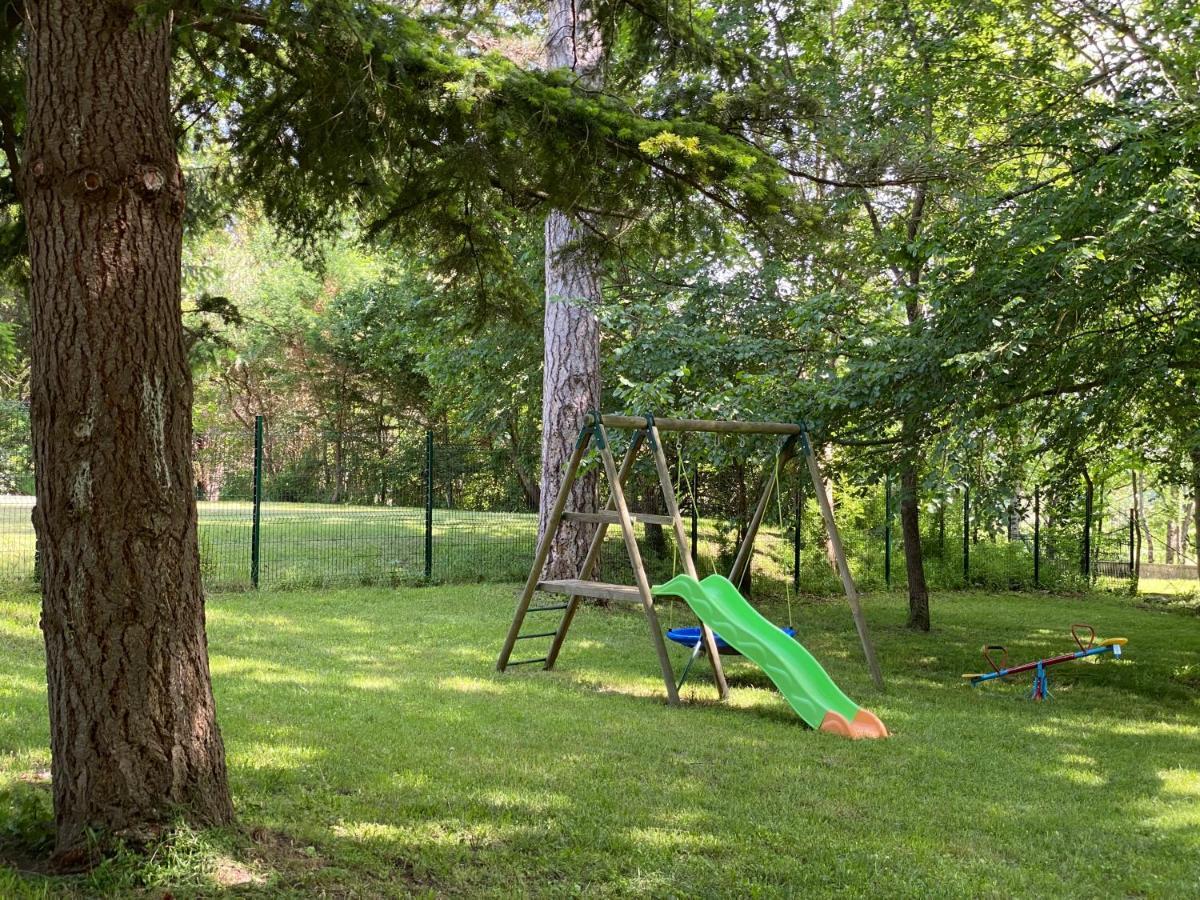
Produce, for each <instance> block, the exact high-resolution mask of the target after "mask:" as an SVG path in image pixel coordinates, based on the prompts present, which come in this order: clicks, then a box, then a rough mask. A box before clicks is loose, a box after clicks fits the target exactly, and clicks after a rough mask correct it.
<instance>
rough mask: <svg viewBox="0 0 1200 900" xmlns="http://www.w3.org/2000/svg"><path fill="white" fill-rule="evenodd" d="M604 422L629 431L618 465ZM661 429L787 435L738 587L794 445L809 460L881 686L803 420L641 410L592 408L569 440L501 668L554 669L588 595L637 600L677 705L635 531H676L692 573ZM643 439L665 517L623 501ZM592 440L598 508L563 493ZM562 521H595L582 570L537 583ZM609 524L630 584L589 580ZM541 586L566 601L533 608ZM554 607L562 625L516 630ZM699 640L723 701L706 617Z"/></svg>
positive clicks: (757, 513) (752, 526)
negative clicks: (574, 506) (530, 648)
mask: <svg viewBox="0 0 1200 900" xmlns="http://www.w3.org/2000/svg"><path fill="white" fill-rule="evenodd" d="M608 428H618V429H629V430H632V431H633V437H632V439H631V440H630V442H629V448H628V449H627V450H626V451H625V456H624V458H623V459H622V461H621V465H620V467H619V468H618V466H617V462H616V459H615V458H614V457H613V453H612V449H611V447H610V444H609V440H608V432H607V429H608ZM664 431H682V432H706V433H710V434H743V435H746V434H765V435H780V436H782V437H784V438H785V440H784V442H783V445H782V447H781V448H780V450H779V457H778V460H777V464H776V465H774V466H773V467H772V468H771V470H770V471H769V472H768V473H767V474H766V476H764V479H763V487H762V491H761V494H760V496H759V500H758V505H757V506H756V507H755V509H754V514H753V515H752V516H751V518H750V522H749V524H748V525H747V528H746V535H745V537H744V539H743V540H742V543H741V545H740V546H739V548H738V553H737V556H736V557H735V559H734V563H733V569H732V571H731V572H730V574H729V580H730V581H732V582H733V583H734V584H738V583H740V581H741V579H742V576H743V575H744V574H745V572H746V569H747V567H748V566H749V565H750V558H751V555H752V554H753V551H754V540H755V537H756V536H757V534H758V529H759V526H760V525H761V524H762V521H763V518H764V517H765V516H766V513H767V510H768V508H769V504H770V501H771V495H772V493H773V492H774V491H775V489H776V487H777V481H778V478H779V473H780V472H781V471H782V469H783V467H784V466H785V465H786V464H787V463H789V462H790V461H791V460H792V459H794V458H795V456H796V453H797V452H798V451H799V452H801V453H802V454H803V455H804V458H805V461H806V462H807V464H808V473H809V476H810V478H811V479H812V484H813V491H814V493H815V494H816V496H817V502H818V504H819V505H820V507H821V517H822V519H823V520H824V522H825V530H826V533H827V535H828V537H829V542H830V545H831V548H832V550H833V554H834V558H835V560H836V563H837V570H838V575H839V576H840V577H841V580H842V587H843V588H844V590H845V592H846V599H847V601H849V604H850V611H851V613H852V614H853V616H854V625H855V628H856V629H857V630H858V638H859V641H860V642H861V643H862V649H863V655H864V656H865V657H866V660H867V668H868V669H869V670H870V673H871V679H872V680H873V681H874V682H875V685H876V687H878V688H881V689H882V687H883V674H882V673H881V672H880V669H879V661H878V660H877V659H876V656H875V647H874V645H873V644H872V642H871V636H870V634H869V632H868V631H867V622H866V619H865V617H864V616H863V613H862V607H861V605H860V604H859V599H858V590H857V589H856V588H855V586H854V579H853V578H852V577H851V575H850V568H849V566H848V565H847V563H846V552H845V549H844V548H843V545H842V539H841V535H840V534H839V533H838V528H837V523H836V522H835V521H834V518H833V507H832V506H831V505H830V502H829V495H828V494H827V493H826V492H825V484H824V482H823V481H822V479H821V471H820V468H819V467H818V465H817V460H816V457H815V456H814V454H813V450H812V445H811V444H810V442H809V439H808V433H807V431H806V430H805V428H804V426H803V425H796V424H790V423H783V422H733V421H709V420H703V419H669V418H664V419H656V418H655V417H654V416H651V415H648V416H645V417H639V416H614V415H600V414H598V413H589V414H588V416H587V418H586V419H585V421H584V425H583V427H582V429H581V430H580V433H579V439H578V440H577V441H576V442H575V450H574V452H573V453H572V454H571V459H570V461H569V462H568V463H567V471H566V476H565V478H564V479H563V483H562V487H561V488H560V489H559V493H558V497H557V498H556V499H555V502H554V507H553V508H552V509H551V511H550V517H549V519H548V520H547V522H546V530H545V532H544V533H543V535H542V539H541V541H539V543H538V547H537V552H536V553H535V554H534V560H533V567H532V569H531V570H530V572H529V578H528V579H527V580H526V582H525V587H524V589H523V590H522V591H521V596H520V600H519V601H518V602H517V609H516V613H515V614H514V615H513V620H512V624H511V625H510V626H509V629H508V635H507V636H506V637H505V639H504V646H503V648H502V649H501V650H500V658H499V659H498V660H497V661H496V668H497V669H498V670H499V671H501V672H503V671H505V670H506V669H507V668H508V667H509V666H524V665H536V664H538V663H541V664H542V668H543V669H552V668H553V667H554V664H555V662H556V661H557V660H558V654H559V651H561V650H562V645H563V641H564V640H565V639H566V636H567V631H568V629H569V628H570V627H571V621H572V620H573V619H574V617H575V612H576V610H577V609H578V608H579V603H580V601H581V600H582V599H583V598H585V597H592V598H597V599H602V600H609V601H614V602H618V603H635V604H636V603H640V604H641V606H642V611H643V612H644V613H645V616H646V623H647V625H648V626H649V629H650V640H651V643H652V644H653V645H654V651H655V654H656V655H657V656H658V663H659V666H660V667H661V669H662V677H663V683H664V685H665V686H666V689H667V702H668V703H670V704H672V705H674V704H677V703H678V702H679V685H678V684H677V682H676V679H675V671H674V669H673V668H672V666H671V658H670V656H669V655H668V653H667V645H666V641H665V640H664V638H663V632H662V628H661V627H660V625H659V622H658V616H657V614H656V613H655V611H654V597H653V595H652V594H651V592H650V581H649V579H648V578H647V577H646V569H645V567H644V565H643V564H642V556H641V552H640V550H639V549H638V544H637V535H636V534H635V533H634V530H633V523H634V521H640V522H643V523H648V524H655V525H670V526H671V527H672V528H673V529H674V532H675V542H676V545H677V547H678V548H679V558H680V559H681V560H682V562H683V565H684V569H685V571H686V572H687V574H688V575H691V576H692V577H693V578H695V577H697V574H696V567H695V564H694V563H693V561H692V554H691V549H690V545H689V543H688V535H687V530H686V529H685V528H684V524H683V519H682V518H681V517H680V515H679V504H678V503H677V502H676V498H675V488H674V485H673V483H672V480H671V472H670V469H669V467H668V465H667V457H666V454H665V453H664V452H663V447H662V438H661V433H662V432H664ZM645 445H649V448H650V452H651V453H652V454H653V457H654V465H655V469H656V470H657V473H658V482H659V487H660V489H661V490H662V497H663V501H664V503H665V507H666V510H667V514H666V515H665V516H664V515H657V514H651V513H643V512H631V511H630V509H629V506H628V504H627V503H626V500H625V492H624V486H625V481H626V479H627V478H628V477H629V473H630V472H631V471H632V470H633V465H634V462H635V460H636V459H637V455H638V452H639V451H640V450H641V449H642V447H643V446H645ZM593 446H594V447H595V449H596V450H597V451H598V452H599V455H600V459H601V461H602V463H603V467H604V475H605V478H606V480H607V481H608V485H609V497H608V502H607V504H606V506H605V508H604V509H603V510H601V511H600V512H580V511H572V510H568V509H567V508H566V505H567V499H568V498H569V497H570V495H571V486H572V485H573V484H574V483H575V479H576V477H577V476H578V473H579V467H580V464H581V463H582V461H583V458H584V455H585V454H586V453H587V451H588V449H589V448H590V447H593ZM564 521H573V522H590V523H593V524H595V525H596V531H595V534H594V535H593V536H592V542H591V544H590V546H589V547H588V552H587V556H586V557H584V560H583V564H582V565H581V566H580V569H579V574H578V576H577V577H576V578H570V579H553V580H543V579H542V577H541V576H542V569H543V567H544V566H545V564H546V558H547V557H548V556H549V554H550V546H551V544H552V543H553V541H554V537H555V535H556V534H557V532H558V529H559V526H560V525H561V524H562V523H563V522H564ZM609 525H619V526H620V528H621V536H622V537H623V538H624V541H625V549H626V552H627V553H628V554H629V563H630V566H631V568H632V569H633V576H634V581H635V582H636V583H635V584H632V585H624V584H609V583H606V582H601V581H593V580H592V574H593V573H594V571H595V569H596V564H597V562H598V561H599V559H600V550H601V547H603V545H604V538H605V535H606V534H607V532H608V526H609ZM538 591H542V592H545V593H548V594H557V595H560V596H563V597H566V598H567V599H566V600H565V601H564V602H561V603H549V604H545V605H538V606H535V605H533V599H534V595H535V594H536V593H537V592H538ZM551 612H559V613H561V618H560V619H559V621H558V625H557V626H556V627H555V628H554V629H553V630H536V631H532V632H528V633H522V630H521V629H522V627H523V626H524V624H525V617H526V616H527V615H528V614H530V613H551ZM545 638H549V639H550V647H549V649H548V650H547V651H546V654H545V655H544V656H537V657H533V658H529V659H517V660H514V659H513V658H512V655H513V650H514V649H515V648H516V646H517V642H518V641H527V640H534V639H545ZM701 643H702V644H703V648H704V652H705V655H706V656H707V657H708V662H709V665H710V666H711V667H712V672H713V678H714V680H715V682H716V686H717V692H718V694H719V695H720V698H721V699H722V700H724V699H726V698H727V697H728V696H729V685H728V684H727V683H726V681H725V672H724V670H723V669H722V667H721V656H720V653H719V652H718V650H717V644H716V640H715V639H714V637H713V633H712V630H711V629H710V628H709V627H708V626H707V625H705V624H703V623H702V624H701Z"/></svg>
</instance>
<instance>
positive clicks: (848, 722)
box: [653, 575, 888, 739]
mask: <svg viewBox="0 0 1200 900" xmlns="http://www.w3.org/2000/svg"><path fill="white" fill-rule="evenodd" d="M653 593H654V594H655V596H675V597H681V598H683V600H684V601H686V603H687V605H688V606H690V607H691V608H692V611H693V612H694V613H695V614H696V615H697V616H698V617H699V618H700V621H702V622H704V623H705V624H706V625H708V627H709V628H711V629H713V631H716V632H717V633H719V634H720V635H721V637H722V638H724V639H725V641H727V642H728V643H729V644H730V645H731V646H732V647H734V649H736V650H737V651H738V652H740V653H741V654H742V655H743V656H745V657H747V658H749V659H750V660H752V661H753V662H755V663H756V664H757V665H758V666H759V667H760V668H761V669H762V670H763V671H764V672H766V673H767V676H768V677H769V678H770V679H771V681H773V682H774V683H775V686H776V687H777V688H779V692H780V693H781V694H783V696H784V698H785V699H786V700H787V702H788V703H789V704H790V705H791V707H792V709H794V710H795V711H796V715H798V716H799V717H800V718H801V719H803V720H804V721H805V722H806V723H807V724H808V725H809V726H811V727H812V728H816V729H819V730H821V731H827V732H830V733H832V734H838V735H841V736H843V737H848V738H854V739H858V738H882V737H887V736H888V731H887V728H886V727H884V724H883V723H882V722H881V721H879V718H878V717H877V716H876V715H875V714H874V713H872V712H871V711H870V710H867V709H863V708H862V707H861V706H859V705H858V704H857V703H855V702H854V701H853V700H851V699H850V698H849V697H847V696H846V695H845V694H843V693H842V691H841V689H840V688H839V687H838V686H837V685H836V684H834V683H833V679H832V678H830V677H829V675H828V674H827V673H826V672H825V669H823V668H822V667H821V664H820V663H819V662H817V660H816V658H815V657H814V656H813V655H812V654H811V653H809V652H808V651H807V650H805V649H804V646H803V645H802V644H800V643H799V642H798V641H796V640H794V639H792V638H790V637H788V636H787V635H786V634H784V633H783V632H782V631H780V630H779V628H778V627H776V626H775V625H773V624H772V623H771V622H769V621H768V620H767V619H765V618H763V616H762V615H761V614H760V613H759V612H758V610H756V609H755V608H754V607H753V606H751V605H750V604H749V603H747V602H746V598H745V597H743V596H742V595H741V593H740V592H739V591H738V589H737V588H736V587H735V586H734V585H733V582H731V581H730V580H729V579H728V578H725V577H724V576H723V575H709V576H708V577H707V578H705V579H704V580H703V581H697V580H696V579H695V578H692V577H691V576H690V575H677V576H676V577H675V578H672V579H671V580H670V581H668V582H667V583H666V584H659V585H655V586H654V588H653Z"/></svg>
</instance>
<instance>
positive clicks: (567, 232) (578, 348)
mask: <svg viewBox="0 0 1200 900" xmlns="http://www.w3.org/2000/svg"><path fill="white" fill-rule="evenodd" d="M548 27H549V33H548V35H547V39H546V61H547V64H548V65H549V67H550V68H567V69H571V70H572V71H573V72H576V73H578V75H579V78H580V81H581V82H582V83H583V84H585V85H588V86H593V87H595V86H598V85H599V83H600V78H601V71H600V63H601V59H602V55H603V54H602V47H601V43H600V35H599V32H598V31H597V30H596V28H595V27H594V26H593V23H592V22H591V19H590V16H589V15H588V14H587V13H586V12H585V11H584V10H583V9H581V8H579V7H578V6H577V4H575V3H573V2H572V0H550V7H549V16H548ZM583 237H584V230H583V228H582V226H581V225H580V224H579V223H578V222H577V221H575V220H573V219H572V218H571V217H570V216H569V215H567V214H565V213H562V212H559V211H557V210H556V211H554V212H551V213H550V215H549V216H548V217H547V218H546V315H545V323H544V326H543V336H544V341H545V349H544V353H543V368H542V479H541V491H540V495H539V509H538V536H539V539H540V537H541V535H542V534H543V533H544V532H545V528H546V524H547V519H548V518H549V516H550V510H551V508H552V507H553V505H554V501H555V499H556V498H557V497H558V494H559V491H560V489H561V488H562V484H563V478H564V475H565V471H564V470H565V467H566V463H567V460H568V459H569V458H570V456H571V451H572V449H573V448H574V445H575V440H576V438H577V436H578V435H579V429H580V427H581V426H582V425H583V418H584V416H585V415H586V414H587V412H588V411H589V410H593V409H599V406H600V322H599V320H598V319H597V317H596V311H597V309H598V308H599V305H600V270H599V266H598V264H597V263H596V261H595V259H594V258H593V257H592V256H591V255H590V254H589V253H588V252H587V250H586V249H585V248H583V247H581V245H580V241H581V239H582V238H583ZM596 506H597V504H596V475H595V474H594V473H589V474H588V475H586V476H584V477H582V478H580V479H579V480H578V481H576V482H575V485H574V487H573V488H572V490H571V499H570V502H569V504H568V507H567V508H568V509H574V510H582V511H585V512H591V511H594V510H595V509H596ZM592 534H593V526H592V525H589V524H587V523H583V522H563V523H562V525H560V526H559V529H558V534H557V536H556V538H555V540H554V543H553V544H552V545H551V547H550V555H549V557H548V558H547V560H546V567H545V569H544V577H546V578H574V577H576V576H577V575H578V574H579V568H580V566H581V565H582V564H583V558H584V557H585V556H586V555H587V550H588V544H589V543H590V542H591V538H592Z"/></svg>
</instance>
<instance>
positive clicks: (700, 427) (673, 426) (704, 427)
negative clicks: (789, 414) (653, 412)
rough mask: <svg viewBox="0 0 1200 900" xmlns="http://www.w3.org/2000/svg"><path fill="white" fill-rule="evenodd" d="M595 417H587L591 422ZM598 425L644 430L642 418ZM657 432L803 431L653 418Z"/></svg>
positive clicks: (779, 425)
mask: <svg viewBox="0 0 1200 900" xmlns="http://www.w3.org/2000/svg"><path fill="white" fill-rule="evenodd" d="M595 418H596V417H595V415H594V414H592V415H589V417H588V421H589V422H593V420H594V419H595ZM600 424H602V425H605V426H607V427H608V428H645V427H646V419H645V417H644V416H613V415H603V416H601V417H600ZM654 425H655V427H656V428H657V429H658V430H659V431H706V432H710V433H712V434H784V435H786V434H800V433H801V432H802V431H803V430H804V429H803V428H801V427H800V426H799V425H796V424H794V423H792V422H721V421H716V420H712V419H670V418H666V419H660V418H658V417H657V416H655V418H654Z"/></svg>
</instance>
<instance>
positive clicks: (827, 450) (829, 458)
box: [821, 444, 838, 575]
mask: <svg viewBox="0 0 1200 900" xmlns="http://www.w3.org/2000/svg"><path fill="white" fill-rule="evenodd" d="M821 458H822V459H823V460H824V462H825V465H824V466H822V467H821V470H822V473H826V472H830V471H832V470H833V445H832V444H825V445H824V446H823V447H822V448H821ZM821 482H822V485H823V487H824V488H825V496H826V497H828V498H829V508H830V510H832V511H833V513H834V515H835V517H836V514H837V501H836V499H835V494H834V484H833V478H832V476H829V475H826V474H822V475H821ZM821 531H822V532H823V533H824V535H825V562H827V563H828V564H829V568H830V570H832V572H833V573H834V574H835V575H836V574H837V571H838V562H837V550H836V549H835V548H834V546H833V538H831V537H830V536H829V532H828V531H826V530H825V526H824V523H822V525H821Z"/></svg>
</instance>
